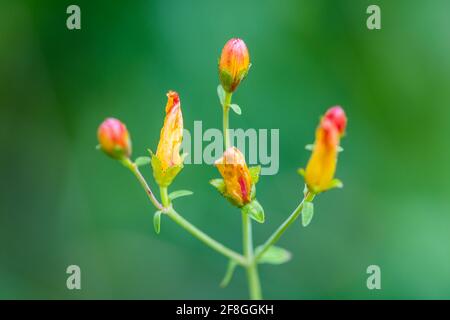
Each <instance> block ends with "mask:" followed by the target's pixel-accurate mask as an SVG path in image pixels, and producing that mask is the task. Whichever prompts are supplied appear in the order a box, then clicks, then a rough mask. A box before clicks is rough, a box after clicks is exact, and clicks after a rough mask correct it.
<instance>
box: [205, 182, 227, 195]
mask: <svg viewBox="0 0 450 320" xmlns="http://www.w3.org/2000/svg"><path fill="white" fill-rule="evenodd" d="M209 184H210V185H212V186H213V187H214V188H216V189H217V191H219V192H220V193H221V194H222V195H223V194H224V193H225V181H223V179H212V180H210V181H209Z"/></svg>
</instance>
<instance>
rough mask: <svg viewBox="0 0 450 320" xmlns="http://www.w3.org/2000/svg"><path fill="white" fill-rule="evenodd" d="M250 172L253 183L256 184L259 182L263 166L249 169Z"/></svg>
mask: <svg viewBox="0 0 450 320" xmlns="http://www.w3.org/2000/svg"><path fill="white" fill-rule="evenodd" d="M248 170H249V171H250V177H251V178H252V183H253V184H256V183H258V181H259V174H260V173H261V166H254V167H250V168H248Z"/></svg>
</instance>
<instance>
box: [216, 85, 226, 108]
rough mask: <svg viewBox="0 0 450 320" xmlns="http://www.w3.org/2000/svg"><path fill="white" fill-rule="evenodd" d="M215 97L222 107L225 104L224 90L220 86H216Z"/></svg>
mask: <svg viewBox="0 0 450 320" xmlns="http://www.w3.org/2000/svg"><path fill="white" fill-rule="evenodd" d="M217 95H218V96H219V100H220V104H221V105H222V106H223V104H224V103H225V90H224V89H223V87H222V85H220V84H219V85H218V86H217Z"/></svg>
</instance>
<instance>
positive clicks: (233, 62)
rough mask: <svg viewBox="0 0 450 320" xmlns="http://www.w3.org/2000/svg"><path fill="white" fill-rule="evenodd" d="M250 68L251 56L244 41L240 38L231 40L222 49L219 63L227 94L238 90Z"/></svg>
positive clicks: (221, 78) (220, 76) (222, 81)
mask: <svg viewBox="0 0 450 320" xmlns="http://www.w3.org/2000/svg"><path fill="white" fill-rule="evenodd" d="M249 68H250V56H249V54H248V49H247V46H246V45H245V43H244V41H242V40H241V39H238V38H233V39H231V40H229V41H228V42H227V43H226V44H225V46H224V47H223V49H222V55H221V56H220V61H219V78H220V83H221V84H222V87H223V89H224V90H225V91H227V92H233V91H234V90H236V88H237V86H238V85H239V83H240V82H241V81H242V80H243V79H244V78H245V76H246V75H247V73H248V70H249Z"/></svg>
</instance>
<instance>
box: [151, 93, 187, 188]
mask: <svg viewBox="0 0 450 320" xmlns="http://www.w3.org/2000/svg"><path fill="white" fill-rule="evenodd" d="M182 140H183V115H182V114H181V106H180V97H179V96H178V93H176V92H175V91H169V92H168V93H167V104H166V118H165V119H164V126H163V127H162V129H161V134H160V138H159V143H158V148H157V150H156V154H155V155H153V156H152V166H153V175H154V177H155V179H156V182H157V183H158V184H159V185H160V186H168V185H170V183H171V182H172V180H173V179H174V178H175V176H176V175H177V174H178V172H180V170H181V169H182V167H183V158H182V157H181V156H180V147H181V142H182Z"/></svg>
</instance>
